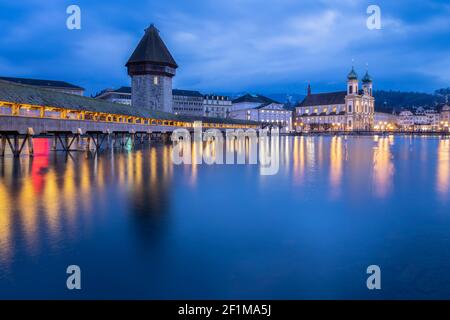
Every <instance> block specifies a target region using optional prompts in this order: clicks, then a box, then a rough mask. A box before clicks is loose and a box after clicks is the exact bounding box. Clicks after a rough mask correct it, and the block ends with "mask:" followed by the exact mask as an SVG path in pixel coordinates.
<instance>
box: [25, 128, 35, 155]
mask: <svg viewBox="0 0 450 320" xmlns="http://www.w3.org/2000/svg"><path fill="white" fill-rule="evenodd" d="M33 136H34V130H33V128H28V130H27V138H26V139H27V141H28V153H29V155H30V157H33V156H34V144H33Z"/></svg>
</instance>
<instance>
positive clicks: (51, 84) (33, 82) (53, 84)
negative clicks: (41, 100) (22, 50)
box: [0, 77, 84, 90]
mask: <svg viewBox="0 0 450 320" xmlns="http://www.w3.org/2000/svg"><path fill="white" fill-rule="evenodd" d="M0 80H4V81H9V82H14V83H20V84H26V85H29V86H37V87H47V88H62V89H77V90H84V88H82V87H79V86H76V85H74V84H71V83H68V82H65V81H58V80H44V79H29V78H16V77H0Z"/></svg>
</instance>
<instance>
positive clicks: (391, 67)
mask: <svg viewBox="0 0 450 320" xmlns="http://www.w3.org/2000/svg"><path fill="white" fill-rule="evenodd" d="M70 4H72V3H69V2H68V1H36V0H24V1H21V2H20V3H17V2H11V3H4V0H1V1H0V28H1V30H2V31H1V32H2V36H1V37H0V47H1V48H2V51H1V54H0V74H2V75H11V76H14V75H16V76H28V77H37V78H55V79H64V80H67V81H71V82H74V83H77V84H80V85H82V86H84V87H86V88H87V89H88V92H90V93H95V92H96V91H99V90H101V89H103V88H105V87H117V86H120V85H126V84H129V82H130V81H129V78H128V76H127V74H126V69H125V68H124V64H125V62H126V60H127V58H128V57H129V55H130V54H131V52H132V50H133V49H134V47H135V46H136V45H137V43H138V41H139V39H140V37H141V36H142V35H143V29H144V28H145V27H147V26H148V25H149V24H150V23H152V22H153V23H155V24H156V26H157V27H158V28H159V29H160V31H161V36H162V37H163V39H164V40H165V42H166V44H167V45H168V47H169V48H170V50H171V52H172V54H173V55H174V57H175V59H176V60H177V62H178V64H179V65H180V68H179V70H178V74H177V76H176V77H175V79H174V80H175V86H176V87H178V88H186V89H198V90H201V91H203V92H230V91H259V92H267V93H274V92H298V93H303V92H304V89H305V86H306V83H307V82H308V81H311V83H312V85H313V89H314V90H315V91H325V90H340V89H342V88H343V86H344V85H345V83H344V82H345V76H346V74H347V72H348V71H349V69H350V67H351V64H352V60H354V61H355V62H354V63H355V67H356V68H357V69H358V71H359V73H360V74H361V75H362V73H363V72H364V71H365V66H366V63H367V64H368V65H369V69H370V72H371V74H372V76H373V77H374V79H375V86H376V87H378V88H382V89H402V90H418V91H432V90H434V89H437V88H439V87H444V86H450V58H449V57H450V42H449V41H448V39H449V38H450V19H449V17H450V6H449V5H448V4H447V3H446V1H436V0H435V1H418V0H412V1H406V0H402V1H395V2H394V1H378V3H377V4H378V5H379V6H380V8H381V13H382V29H381V30H373V31H371V30H368V29H367V28H366V19H367V17H368V15H367V14H366V8H367V6H368V5H369V4H372V3H369V2H368V1H357V0H344V1H339V2H336V1H331V0H319V1H317V0H315V1H313V0H295V1H294V0H280V1H271V2H267V1H261V0H226V1H225V0H215V1H207V0H190V1H181V0H174V1H170V2H169V1H164V2H163V1H154V0H151V1H133V2H129V1H125V0H120V1H109V2H107V3H105V2H100V1H87V0H81V1H79V2H78V5H80V7H81V10H82V30H79V31H69V30H67V29H66V27H65V19H66V17H67V15H66V12H65V10H66V7H67V6H68V5H70Z"/></svg>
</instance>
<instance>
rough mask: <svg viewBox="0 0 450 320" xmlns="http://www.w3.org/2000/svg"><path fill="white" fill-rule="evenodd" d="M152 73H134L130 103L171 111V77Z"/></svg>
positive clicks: (141, 106)
mask: <svg viewBox="0 0 450 320" xmlns="http://www.w3.org/2000/svg"><path fill="white" fill-rule="evenodd" d="M154 77H155V76H154V75H135V76H132V80H131V103H132V105H133V106H137V107H140V108H147V109H151V110H158V111H165V112H170V113H172V103H173V101H172V78H171V77H166V76H158V84H156V85H155V84H154Z"/></svg>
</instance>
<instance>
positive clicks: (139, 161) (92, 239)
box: [0, 137, 450, 299]
mask: <svg viewBox="0 0 450 320" xmlns="http://www.w3.org/2000/svg"><path fill="white" fill-rule="evenodd" d="M49 148H50V142H49V141H48V140H46V139H36V140H35V149H36V153H37V154H36V156H35V157H34V159H31V160H30V159H29V158H28V157H26V156H25V157H21V158H20V159H19V160H14V159H13V158H12V157H11V156H7V157H5V158H4V159H0V298H64V299H66V298H67V299H70V298H125V299H128V298H155V299H191V298H192V299H193V298H214V299H215V298H217V299H233V298H254V299H265V298H274V299H279V298H286V299H297V298H299V299H301V298H369V299H371V298H373V299H378V298H450V272H449V271H450V140H449V139H441V138H439V137H348V138H344V137H285V138H281V140H280V151H281V154H280V170H279V172H278V174H276V175H272V176H264V175H261V174H260V168H259V167H258V165H249V164H247V165H206V164H203V165H197V166H190V165H173V164H172V161H171V148H172V147H171V146H170V145H162V144H153V145H152V146H148V147H141V148H138V149H136V150H134V151H127V150H123V151H117V150H116V151H114V153H112V152H110V151H102V152H101V153H99V154H97V155H95V154H88V153H72V154H71V155H67V154H65V153H55V152H51V151H49ZM72 264H76V265H78V266H80V268H81V274H82V289H81V290H79V291H76V290H74V291H69V290H67V289H66V278H67V276H68V275H67V274H66V268H67V266H68V265H72ZM372 264H376V265H379V266H380V268H381V286H382V289H381V290H379V291H369V290H368V289H367V287H366V279H367V277H368V275H367V273H366V268H367V267H368V266H369V265H372Z"/></svg>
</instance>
